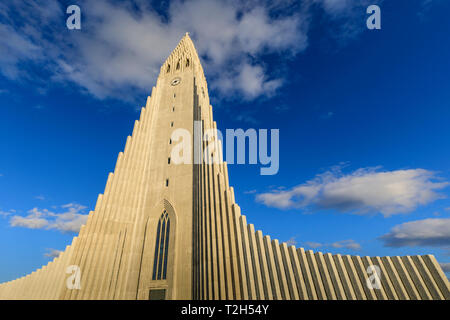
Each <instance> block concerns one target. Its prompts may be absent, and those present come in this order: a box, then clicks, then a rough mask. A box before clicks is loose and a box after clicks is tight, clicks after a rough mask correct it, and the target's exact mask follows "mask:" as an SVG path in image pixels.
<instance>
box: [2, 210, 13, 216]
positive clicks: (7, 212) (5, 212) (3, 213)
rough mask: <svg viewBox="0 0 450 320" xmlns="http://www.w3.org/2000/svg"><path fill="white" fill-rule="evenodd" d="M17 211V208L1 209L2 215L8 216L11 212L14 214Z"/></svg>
mask: <svg viewBox="0 0 450 320" xmlns="http://www.w3.org/2000/svg"><path fill="white" fill-rule="evenodd" d="M15 212H16V210H9V211H3V210H0V216H3V217H7V216H9V215H11V214H14V213H15Z"/></svg>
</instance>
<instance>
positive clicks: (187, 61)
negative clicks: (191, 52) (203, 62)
mask: <svg viewBox="0 0 450 320" xmlns="http://www.w3.org/2000/svg"><path fill="white" fill-rule="evenodd" d="M186 67H189V59H187V60H186Z"/></svg>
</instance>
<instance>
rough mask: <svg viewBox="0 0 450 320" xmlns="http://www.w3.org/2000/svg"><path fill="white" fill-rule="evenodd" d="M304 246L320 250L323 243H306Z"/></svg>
mask: <svg viewBox="0 0 450 320" xmlns="http://www.w3.org/2000/svg"><path fill="white" fill-rule="evenodd" d="M304 244H305V246H307V247H310V248H312V249H317V248H320V247H322V246H323V244H322V243H320V242H314V241H306V242H305V243H304Z"/></svg>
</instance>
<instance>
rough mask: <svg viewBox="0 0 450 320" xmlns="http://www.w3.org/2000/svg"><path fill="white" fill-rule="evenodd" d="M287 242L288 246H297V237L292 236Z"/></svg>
mask: <svg viewBox="0 0 450 320" xmlns="http://www.w3.org/2000/svg"><path fill="white" fill-rule="evenodd" d="M286 244H287V245H288V246H296V245H297V240H296V238H295V237H291V238H290V239H289V240H288V241H286Z"/></svg>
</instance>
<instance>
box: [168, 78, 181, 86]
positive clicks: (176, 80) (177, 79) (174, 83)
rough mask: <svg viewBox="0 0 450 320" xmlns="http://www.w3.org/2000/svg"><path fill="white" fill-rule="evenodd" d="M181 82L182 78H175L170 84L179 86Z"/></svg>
mask: <svg viewBox="0 0 450 320" xmlns="http://www.w3.org/2000/svg"><path fill="white" fill-rule="evenodd" d="M180 82H181V78H180V77H176V78H173V80H172V81H171V82H170V84H171V85H172V86H176V85H177V84H179V83H180Z"/></svg>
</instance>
